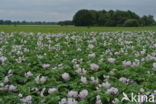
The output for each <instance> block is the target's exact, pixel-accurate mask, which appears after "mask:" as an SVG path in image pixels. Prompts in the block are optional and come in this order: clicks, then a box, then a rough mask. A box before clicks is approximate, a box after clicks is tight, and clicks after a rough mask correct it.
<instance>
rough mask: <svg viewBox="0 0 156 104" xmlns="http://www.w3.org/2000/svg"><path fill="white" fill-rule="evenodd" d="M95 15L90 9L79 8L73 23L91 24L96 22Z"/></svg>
mask: <svg viewBox="0 0 156 104" xmlns="http://www.w3.org/2000/svg"><path fill="white" fill-rule="evenodd" d="M93 20H94V17H93V15H92V13H91V12H90V11H89V10H86V9H83V10H79V11H78V12H77V13H76V14H75V15H74V17H73V23H74V25H76V26H91V25H93V24H94V21H93Z"/></svg>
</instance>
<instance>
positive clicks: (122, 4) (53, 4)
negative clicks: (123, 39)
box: [0, 0, 156, 22]
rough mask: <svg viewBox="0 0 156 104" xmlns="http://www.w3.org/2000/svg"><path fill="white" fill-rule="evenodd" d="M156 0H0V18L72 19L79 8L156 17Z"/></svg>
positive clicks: (14, 19)
mask: <svg viewBox="0 0 156 104" xmlns="http://www.w3.org/2000/svg"><path fill="white" fill-rule="evenodd" d="M155 5H156V0H0V19H3V20H12V21H17V20H19V21H23V20H26V21H51V22H57V21H62V20H72V17H73V15H74V14H75V12H77V11H78V10H80V9H94V10H111V9H113V10H116V9H118V10H131V11H134V12H136V13H137V14H139V15H140V16H143V15H149V14H151V15H153V16H154V17H155V19H156V6H155Z"/></svg>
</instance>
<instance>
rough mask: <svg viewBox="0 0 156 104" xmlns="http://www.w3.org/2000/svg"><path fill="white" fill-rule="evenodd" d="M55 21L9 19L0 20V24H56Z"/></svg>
mask: <svg viewBox="0 0 156 104" xmlns="http://www.w3.org/2000/svg"><path fill="white" fill-rule="evenodd" d="M57 24H58V23H57V22H44V21H43V22H41V21H37V22H28V21H11V20H0V25H57Z"/></svg>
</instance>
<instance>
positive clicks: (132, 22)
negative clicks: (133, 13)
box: [123, 19, 140, 27]
mask: <svg viewBox="0 0 156 104" xmlns="http://www.w3.org/2000/svg"><path fill="white" fill-rule="evenodd" d="M123 26H125V27H138V26H140V25H139V21H138V20H137V19H128V20H126V21H125V22H124V25H123Z"/></svg>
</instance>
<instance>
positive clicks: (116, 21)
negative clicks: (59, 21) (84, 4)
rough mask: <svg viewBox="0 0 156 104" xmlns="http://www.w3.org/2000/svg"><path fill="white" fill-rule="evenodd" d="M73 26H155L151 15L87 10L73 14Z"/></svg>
mask: <svg viewBox="0 0 156 104" xmlns="http://www.w3.org/2000/svg"><path fill="white" fill-rule="evenodd" d="M72 22H73V24H74V25H75V26H127V27H133V26H150V25H155V20H154V17H153V16H152V15H144V16H142V17H140V16H139V15H138V14H136V13H135V12H132V11H130V10H128V11H121V10H109V11H106V10H100V11H96V10H87V9H82V10H79V11H78V12H76V13H75V15H74V16H73V20H72Z"/></svg>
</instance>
